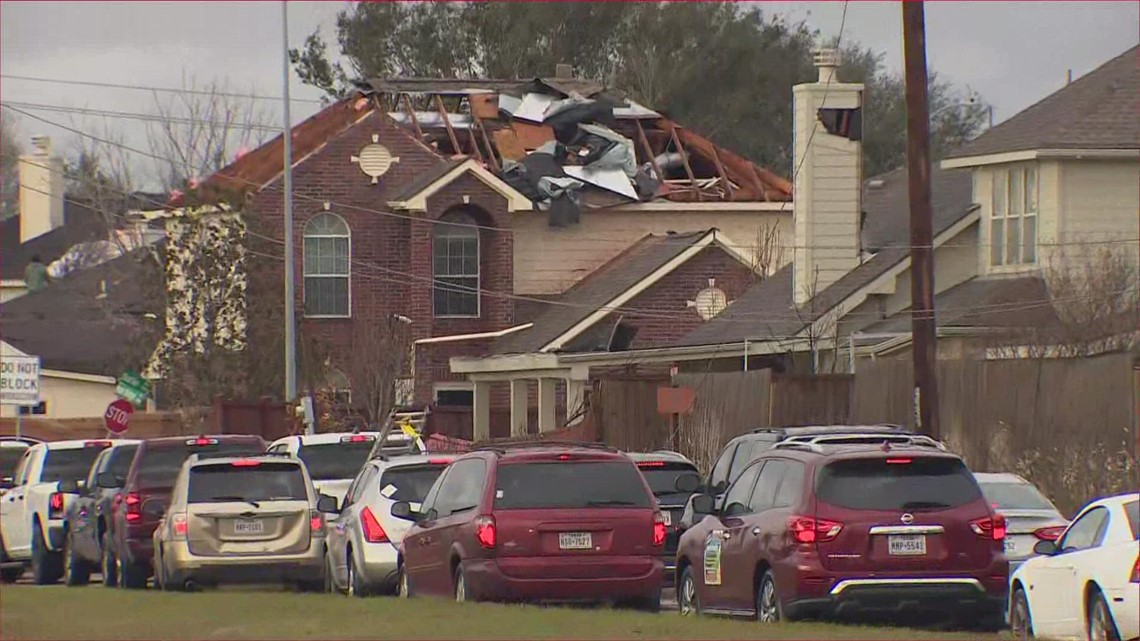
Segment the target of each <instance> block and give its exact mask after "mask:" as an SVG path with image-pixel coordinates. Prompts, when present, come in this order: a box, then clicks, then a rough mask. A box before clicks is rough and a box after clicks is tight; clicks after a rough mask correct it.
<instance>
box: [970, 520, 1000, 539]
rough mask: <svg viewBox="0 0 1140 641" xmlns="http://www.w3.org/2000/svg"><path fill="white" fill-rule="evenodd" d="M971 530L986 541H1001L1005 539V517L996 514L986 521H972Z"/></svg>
mask: <svg viewBox="0 0 1140 641" xmlns="http://www.w3.org/2000/svg"><path fill="white" fill-rule="evenodd" d="M970 529H971V530H973V531H974V534H977V535H978V536H980V537H982V538H984V539H993V540H995V541H1001V540H1003V539H1005V517H1004V516H1002V515H1000V514H995V515H993V516H987V517H986V518H984V519H978V520H976V521H970Z"/></svg>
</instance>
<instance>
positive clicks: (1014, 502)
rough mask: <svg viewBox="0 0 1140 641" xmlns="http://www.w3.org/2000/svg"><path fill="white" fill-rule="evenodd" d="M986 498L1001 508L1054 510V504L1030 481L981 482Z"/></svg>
mask: <svg viewBox="0 0 1140 641" xmlns="http://www.w3.org/2000/svg"><path fill="white" fill-rule="evenodd" d="M979 485H981V487H982V494H984V495H985V497H986V500H987V501H989V502H990V504H991V505H993V506H994V507H995V508H997V509H999V510H1054V509H1056V508H1054V507H1053V504H1052V503H1050V502H1049V499H1047V498H1045V495H1043V494H1041V492H1039V491H1038V490H1037V488H1036V487H1033V486H1032V485H1030V484H1029V483H979Z"/></svg>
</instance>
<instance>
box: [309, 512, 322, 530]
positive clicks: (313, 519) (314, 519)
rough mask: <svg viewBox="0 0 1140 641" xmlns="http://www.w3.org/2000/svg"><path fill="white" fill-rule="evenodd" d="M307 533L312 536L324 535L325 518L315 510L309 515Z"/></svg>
mask: <svg viewBox="0 0 1140 641" xmlns="http://www.w3.org/2000/svg"><path fill="white" fill-rule="evenodd" d="M309 533H310V534H312V535H313V536H324V535H325V517H324V515H323V514H321V513H320V512H318V511H316V510H313V511H312V512H310V513H309Z"/></svg>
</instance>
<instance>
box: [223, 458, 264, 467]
mask: <svg viewBox="0 0 1140 641" xmlns="http://www.w3.org/2000/svg"><path fill="white" fill-rule="evenodd" d="M230 465H232V466H234V467H257V466H258V465H261V461H254V460H252V459H247V458H243V459H238V460H236V461H234V462H232V463H230Z"/></svg>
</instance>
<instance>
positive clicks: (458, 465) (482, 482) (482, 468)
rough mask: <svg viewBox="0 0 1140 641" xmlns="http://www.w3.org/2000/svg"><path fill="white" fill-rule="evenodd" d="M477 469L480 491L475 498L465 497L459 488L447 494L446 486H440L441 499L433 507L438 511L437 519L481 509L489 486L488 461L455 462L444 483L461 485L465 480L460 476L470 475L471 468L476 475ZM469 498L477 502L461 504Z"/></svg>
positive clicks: (476, 492)
mask: <svg viewBox="0 0 1140 641" xmlns="http://www.w3.org/2000/svg"><path fill="white" fill-rule="evenodd" d="M476 467H478V478H479V482H478V484H477V485H478V489H477V490H476V491H475V495H474V497H467V496H464V495H463V494H462V492H461V491H460V490H462V488H459V489H457V490H455V491H450V490H449V491H447V492H444V490H445V489H447V488H446V487H445V486H444V485H441V486H440V490H439V497H438V498H437V499H436V505H433V506H432V508H433V509H434V510H435V511H436V518H437V519H442V518H446V517H448V516H451V515H452V514H457V513H460V512H467V511H470V510H473V509H478V508H479V504H480V503H481V502H482V498H483V490H484V489H485V488H486V486H487V461H485V460H483V459H481V458H470V459H463V460H459V461H455V462H454V463H452V464H451V465H449V466H448V470H447V472H448V474H447V480H446V481H444V483H447V482H452V483H460V482H462V481H463V480H464V479H463V478H462V477H461V476H460V475H461V474H465V473H468V469H467V468H471V469H472V472H471V473H474V470H475V468H476ZM473 487H474V486H473ZM469 498H474V500H475V502H474V503H473V504H470V505H467V504H464V503H461V501H463V500H467V499H469ZM441 499H442V500H441ZM441 507H446V508H447V514H444V513H443V510H442V509H440V508H441Z"/></svg>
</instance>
